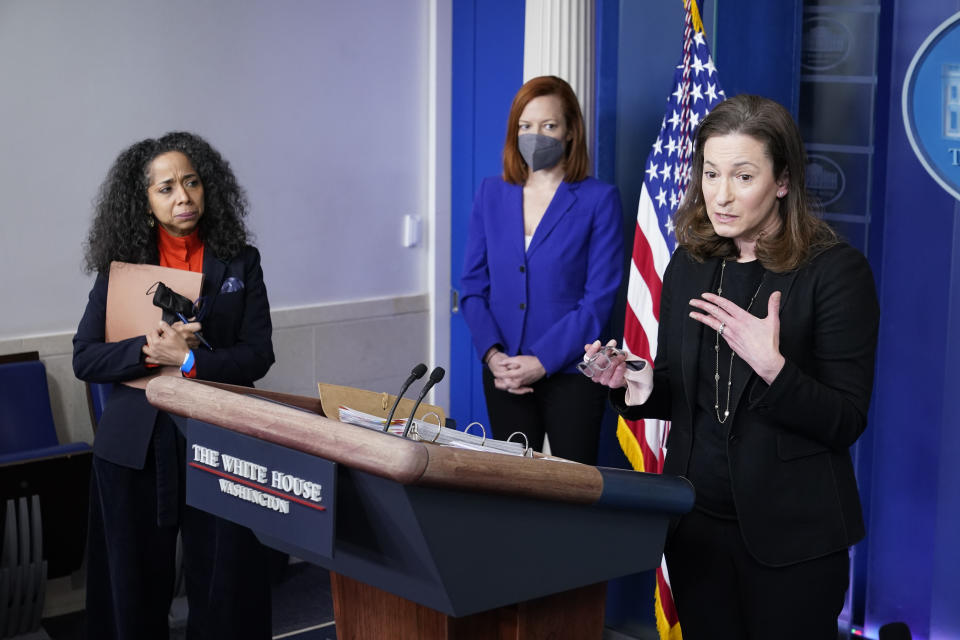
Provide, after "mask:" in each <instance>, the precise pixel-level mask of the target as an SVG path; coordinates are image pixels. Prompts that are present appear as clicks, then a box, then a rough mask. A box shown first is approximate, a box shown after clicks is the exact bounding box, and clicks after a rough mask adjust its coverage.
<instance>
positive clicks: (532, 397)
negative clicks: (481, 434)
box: [471, 367, 607, 465]
mask: <svg viewBox="0 0 960 640" xmlns="http://www.w3.org/2000/svg"><path fill="white" fill-rule="evenodd" d="M532 386H533V393H528V394H526V395H514V394H512V393H508V392H506V391H501V390H500V389H497V388H496V387H495V386H494V385H493V374H492V373H491V372H490V369H488V368H487V367H484V368H483V392H484V396H485V398H486V401H487V413H488V414H489V415H490V427H491V429H492V430H493V437H494V438H496V439H497V440H506V439H507V438H508V437H509V436H510V434H511V433H513V432H514V431H522V432H523V433H525V434H526V436H527V439H528V442H529V444H530V446H531V447H533V448H534V450H535V451H540V450H541V449H542V448H543V436H544V434H547V435H549V436H550V451H551V453H552V454H553V455H555V456H558V457H561V458H566V459H568V460H575V461H576V462H583V463H586V464H592V465H595V464H597V449H598V447H599V443H600V423H601V421H602V420H603V410H604V408H605V407H606V402H607V394H606V390H605V388H604V387H603V386H601V385H599V384H596V383H594V382H593V381H592V380H590V379H589V378H587V377H586V376H584V375H581V374H579V373H576V374H571V373H558V374H554V375H552V376H547V377H544V378H541V379H540V380H538V381H536V382H534V383H533V385H532ZM471 433H472V432H471Z"/></svg>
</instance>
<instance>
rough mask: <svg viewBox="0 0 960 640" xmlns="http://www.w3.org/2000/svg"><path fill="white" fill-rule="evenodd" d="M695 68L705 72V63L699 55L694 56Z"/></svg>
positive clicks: (697, 70)
mask: <svg viewBox="0 0 960 640" xmlns="http://www.w3.org/2000/svg"><path fill="white" fill-rule="evenodd" d="M693 70H694V71H695V72H697V73H703V63H702V62H700V58H698V57H697V56H693Z"/></svg>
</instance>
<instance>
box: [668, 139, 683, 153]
mask: <svg viewBox="0 0 960 640" xmlns="http://www.w3.org/2000/svg"><path fill="white" fill-rule="evenodd" d="M679 148H680V147H679V145H678V144H677V141H676V140H674V139H673V138H672V137H668V138H667V155H668V156H672V155H673V154H674V153H676V151H677V149H679Z"/></svg>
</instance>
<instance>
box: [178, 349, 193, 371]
mask: <svg viewBox="0 0 960 640" xmlns="http://www.w3.org/2000/svg"><path fill="white" fill-rule="evenodd" d="M195 360H196V358H194V357H193V351H192V350H191V351H187V357H186V358H184V359H183V364H182V365H180V371H182V372H183V373H190V370H191V369H193V363H194V361H195Z"/></svg>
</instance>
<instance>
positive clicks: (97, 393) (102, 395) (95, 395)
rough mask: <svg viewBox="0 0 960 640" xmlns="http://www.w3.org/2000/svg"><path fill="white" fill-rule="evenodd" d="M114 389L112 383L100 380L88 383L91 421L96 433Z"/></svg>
mask: <svg viewBox="0 0 960 640" xmlns="http://www.w3.org/2000/svg"><path fill="white" fill-rule="evenodd" d="M112 390H113V385H112V384H105V383H98V382H88V383H87V406H89V407H90V422H91V423H92V425H93V432H94V433H96V432H97V425H98V424H99V423H100V416H102V415H103V408H104V407H105V406H107V400H108V399H109V398H110V392H111V391H112Z"/></svg>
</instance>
